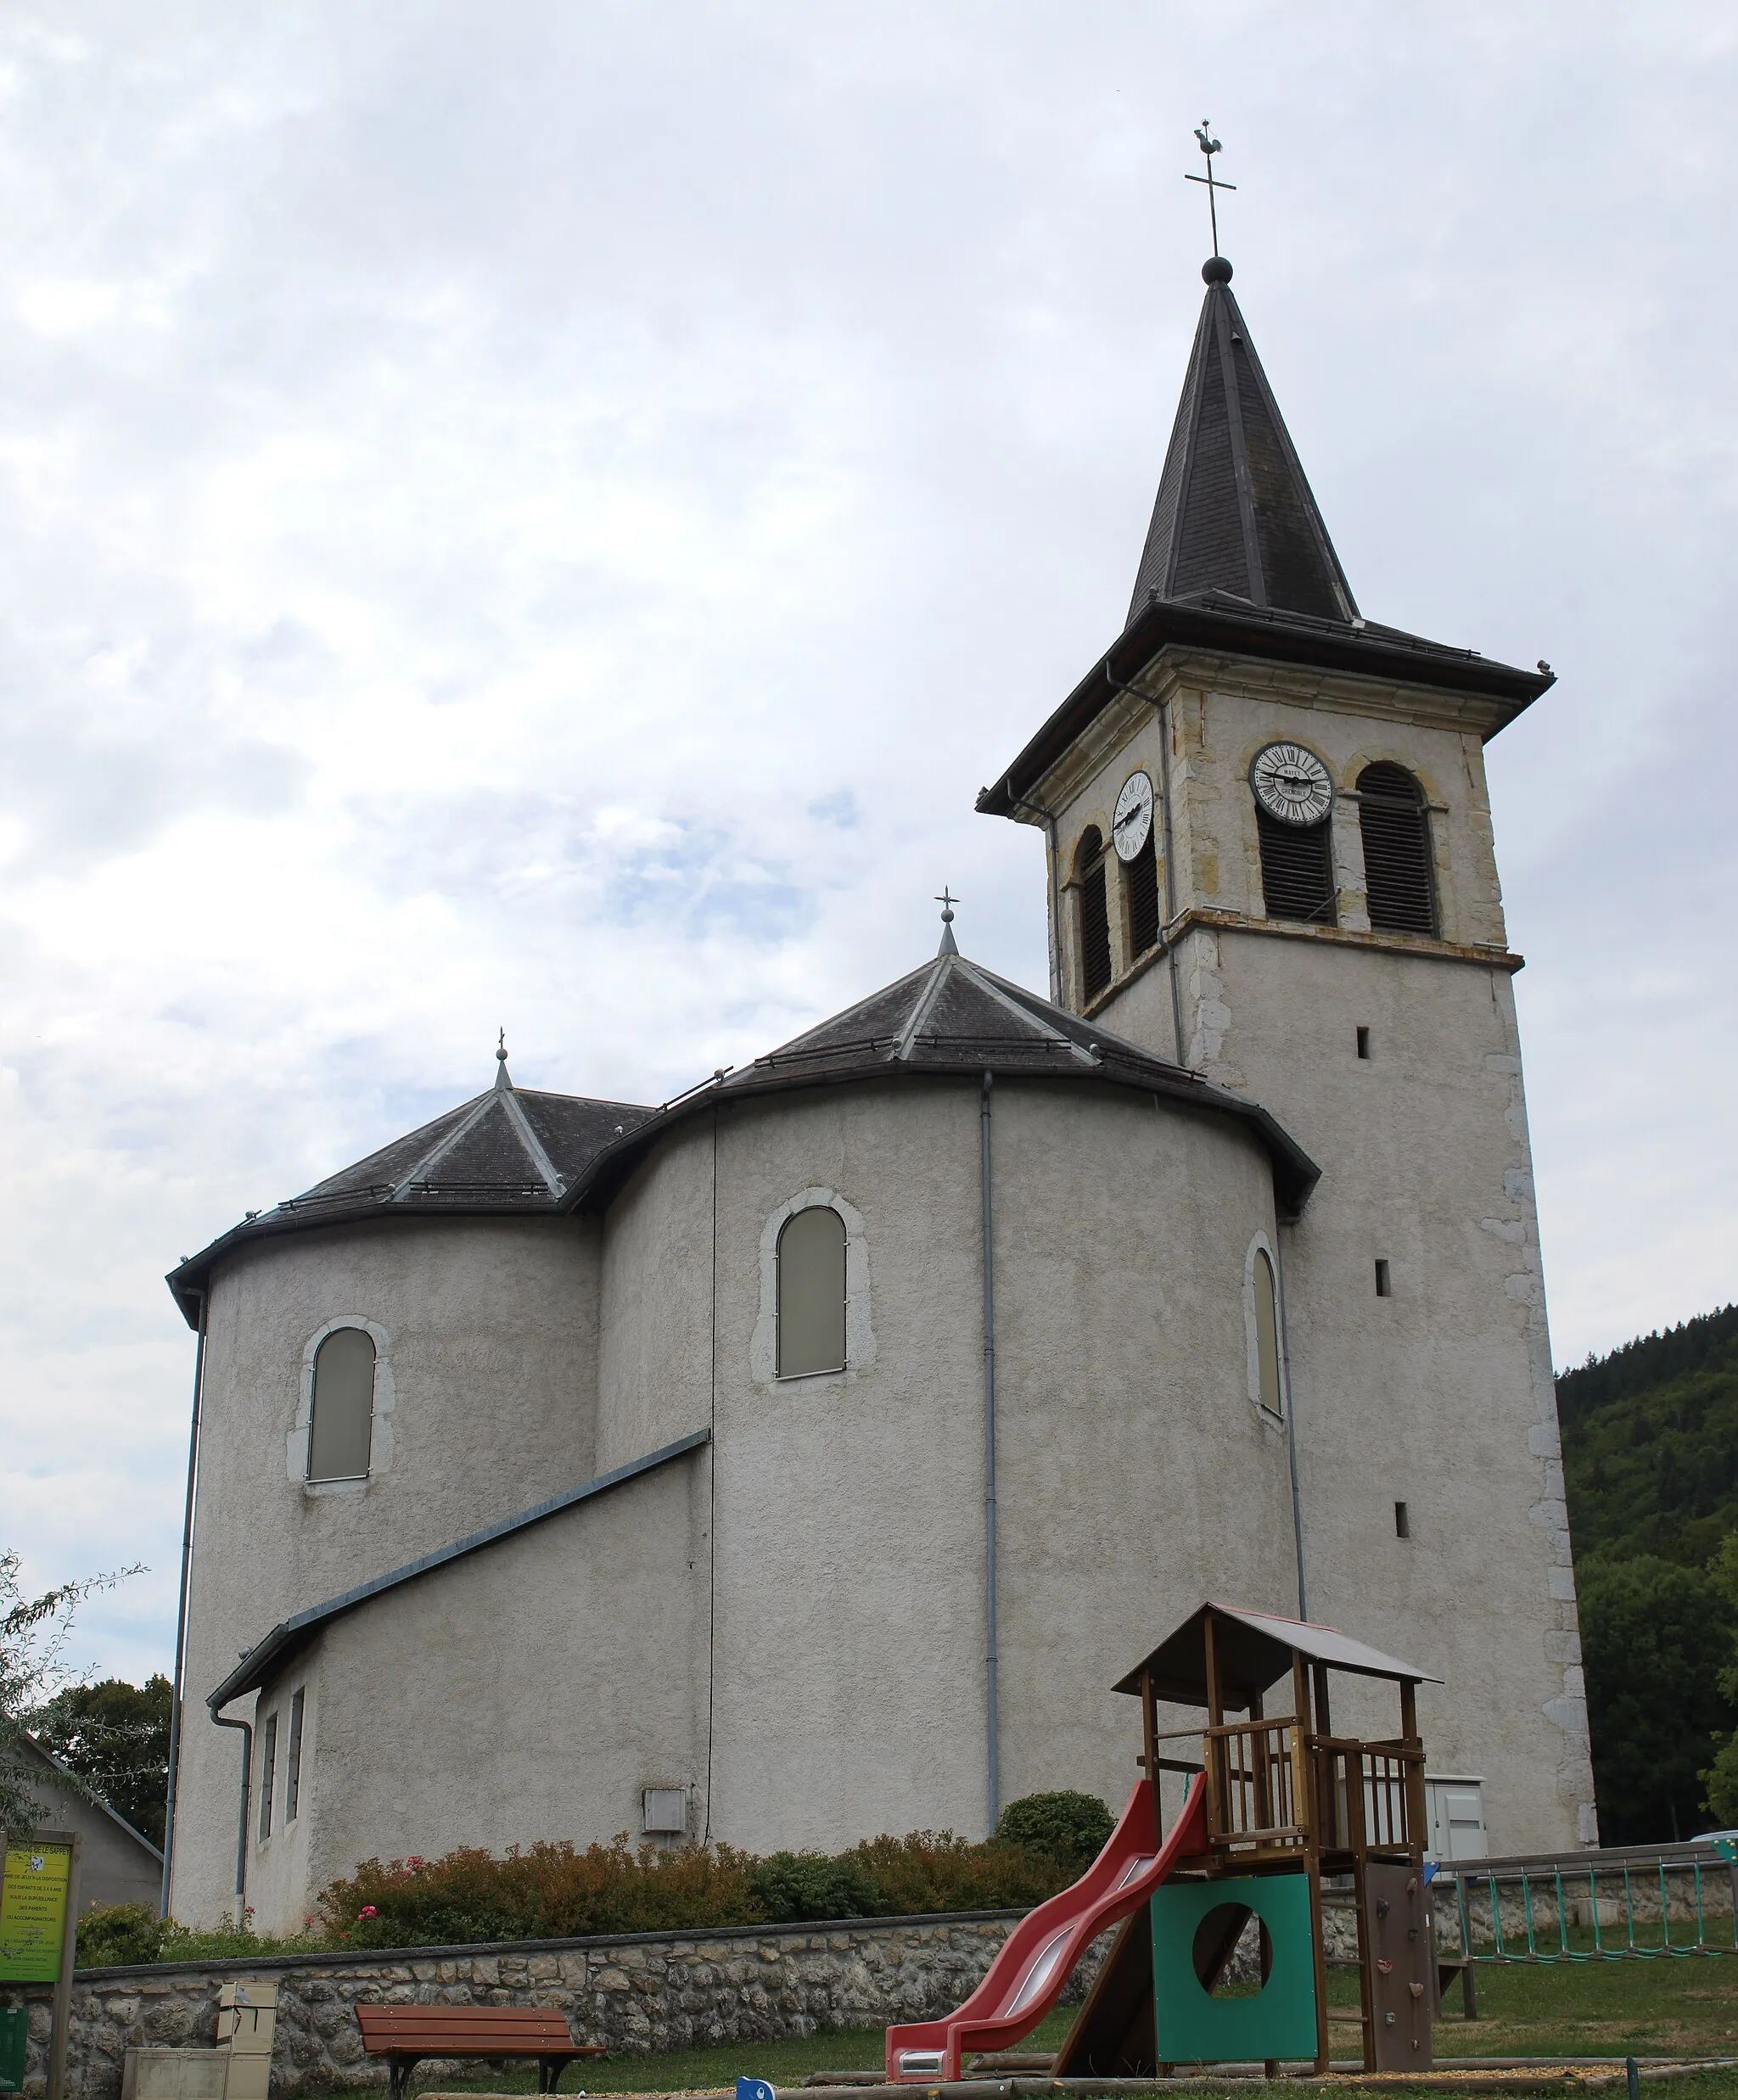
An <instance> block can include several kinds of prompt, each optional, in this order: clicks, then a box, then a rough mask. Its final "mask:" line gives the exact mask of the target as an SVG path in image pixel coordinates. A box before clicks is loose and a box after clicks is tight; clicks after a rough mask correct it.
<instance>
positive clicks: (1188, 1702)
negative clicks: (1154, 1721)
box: [1113, 1604, 1442, 1706]
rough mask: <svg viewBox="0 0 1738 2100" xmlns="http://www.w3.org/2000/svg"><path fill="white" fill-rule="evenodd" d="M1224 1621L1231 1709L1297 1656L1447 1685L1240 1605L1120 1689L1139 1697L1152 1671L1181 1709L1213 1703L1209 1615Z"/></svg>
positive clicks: (1349, 1641) (1308, 1626)
mask: <svg viewBox="0 0 1738 2100" xmlns="http://www.w3.org/2000/svg"><path fill="white" fill-rule="evenodd" d="M1209 1611H1210V1612H1212V1613H1213V1615H1214V1618H1215V1619H1216V1620H1217V1621H1219V1623H1218V1625H1217V1627H1215V1629H1214V1660H1216V1662H1217V1663H1218V1666H1219V1685H1220V1695H1221V1697H1222V1698H1223V1699H1224V1700H1225V1704H1226V1705H1228V1706H1246V1705H1247V1704H1248V1694H1251V1693H1252V1692H1264V1691H1265V1690H1266V1689H1267V1688H1268V1686H1269V1685H1270V1684H1276V1683H1278V1682H1279V1680H1280V1679H1281V1677H1284V1676H1285V1675H1286V1674H1287V1672H1288V1671H1289V1670H1290V1669H1291V1667H1292V1656H1293V1655H1303V1656H1304V1658H1305V1659H1306V1660H1309V1661H1310V1662H1320V1663H1326V1666H1328V1668H1329V1669H1330V1670H1345V1671H1349V1672H1351V1673H1352V1674H1353V1675H1354V1676H1355V1677H1387V1678H1388V1679H1389V1680H1390V1681H1391V1682H1392V1683H1401V1684H1440V1683H1442V1679H1441V1678H1440V1677H1438V1676H1436V1674H1435V1673H1434V1672H1432V1671H1429V1670H1419V1669H1416V1668H1415V1667H1414V1666H1413V1665H1412V1664H1410V1662H1401V1661H1400V1660H1399V1659H1398V1658H1397V1657H1395V1656H1393V1655H1383V1654H1382V1650H1381V1649H1377V1648H1371V1647H1370V1646H1368V1645H1367V1644H1365V1642H1363V1641H1358V1640H1354V1639H1353V1638H1352V1636H1351V1635H1350V1634H1349V1633H1342V1632H1339V1631H1337V1628H1335V1627H1331V1626H1317V1625H1316V1624H1315V1622H1314V1621H1312V1620H1309V1619H1281V1618H1280V1617H1278V1616H1275V1614H1274V1613H1272V1612H1267V1611H1245V1610H1241V1609H1240V1608H1239V1607H1238V1606H1236V1604H1203V1605H1202V1607H1201V1609H1200V1610H1198V1611H1197V1612H1195V1613H1194V1614H1193V1615H1192V1616H1191V1617H1189V1618H1187V1619H1186V1620H1185V1621H1183V1623H1182V1624H1181V1626H1180V1627H1178V1628H1177V1630H1176V1631H1175V1632H1174V1633H1171V1634H1169V1635H1168V1636H1167V1637H1166V1638H1164V1639H1163V1640H1162V1641H1161V1642H1160V1643H1159V1644H1158V1647H1157V1648H1155V1649H1153V1650H1152V1654H1151V1655H1147V1656H1146V1657H1145V1658H1144V1659H1143V1660H1141V1661H1140V1662H1137V1663H1136V1664H1135V1667H1134V1668H1133V1669H1132V1670H1130V1672H1129V1673H1128V1675H1127V1676H1126V1677H1123V1678H1121V1679H1119V1680H1118V1683H1117V1684H1116V1685H1115V1686H1114V1687H1113V1689H1115V1690H1116V1691H1118V1692H1132V1693H1134V1694H1136V1695H1137V1696H1138V1694H1139V1693H1140V1690H1141V1679H1142V1678H1143V1677H1145V1676H1146V1675H1147V1672H1149V1671H1150V1672H1152V1678H1153V1689H1154V1690H1155V1691H1156V1692H1157V1693H1158V1696H1159V1697H1160V1698H1161V1699H1163V1700H1168V1701H1169V1703H1170V1704H1172V1705H1177V1706H1204V1705H1206V1704H1207V1630H1206V1629H1207V1615H1208V1612H1209Z"/></svg>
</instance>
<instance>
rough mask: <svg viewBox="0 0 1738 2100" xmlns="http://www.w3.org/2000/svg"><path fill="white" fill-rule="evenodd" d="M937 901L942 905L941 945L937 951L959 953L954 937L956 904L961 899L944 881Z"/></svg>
mask: <svg viewBox="0 0 1738 2100" xmlns="http://www.w3.org/2000/svg"><path fill="white" fill-rule="evenodd" d="M935 901H936V903H937V904H939V905H940V906H941V946H940V947H939V949H936V951H935V952H936V954H937V955H958V954H959V952H960V949H959V944H958V942H957V941H956V940H955V938H954V906H955V905H956V904H958V903H959V901H960V900H959V899H958V898H957V897H956V896H955V895H954V893H953V892H952V891H951V890H950V889H949V888H948V886H947V884H946V883H945V882H944V883H943V884H942V886H941V894H940V896H939V897H938V898H937V899H936V900H935Z"/></svg>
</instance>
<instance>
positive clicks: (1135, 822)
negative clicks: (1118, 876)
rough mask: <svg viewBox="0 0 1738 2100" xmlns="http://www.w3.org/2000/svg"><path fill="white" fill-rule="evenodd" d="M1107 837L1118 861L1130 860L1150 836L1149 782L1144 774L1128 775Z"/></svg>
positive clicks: (1118, 798) (1150, 785)
mask: <svg viewBox="0 0 1738 2100" xmlns="http://www.w3.org/2000/svg"><path fill="white" fill-rule="evenodd" d="M1110 835H1111V837H1112V838H1113V839H1114V840H1115V842H1116V848H1117V858H1118V860H1133V859H1134V858H1135V855H1136V854H1138V853H1139V852H1140V850H1141V848H1142V847H1143V846H1144V845H1145V844H1146V843H1147V840H1148V839H1149V838H1150V837H1152V780H1151V779H1150V778H1149V776H1147V774H1145V773H1131V774H1130V776H1129V777H1128V779H1127V780H1125V781H1124V782H1123V792H1122V793H1121V794H1119V795H1118V797H1117V809H1116V815H1115V816H1114V818H1113V820H1112V822H1111V827H1110Z"/></svg>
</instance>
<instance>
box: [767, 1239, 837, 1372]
mask: <svg viewBox="0 0 1738 2100" xmlns="http://www.w3.org/2000/svg"><path fill="white" fill-rule="evenodd" d="M844 1361H845V1228H844V1219H843V1218H841V1217H840V1216H839V1214H838V1212H837V1211H835V1210H830V1209H827V1207H824V1206H821V1205H817V1206H816V1207H815V1208H814V1209H813V1210H806V1211H799V1212H797V1214H796V1216H795V1217H794V1218H790V1219H788V1221H787V1222H786V1224H785V1228H784V1230H783V1231H782V1233H780V1235H778V1375H779V1376H780V1377H781V1378H801V1377H803V1376H804V1375H805V1374H806V1373H808V1372H810V1371H838V1370H843V1369H844Z"/></svg>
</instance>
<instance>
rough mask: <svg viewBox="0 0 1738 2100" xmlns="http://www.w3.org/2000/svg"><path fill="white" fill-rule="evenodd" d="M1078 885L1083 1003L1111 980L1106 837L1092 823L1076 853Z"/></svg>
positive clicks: (1093, 998)
mask: <svg viewBox="0 0 1738 2100" xmlns="http://www.w3.org/2000/svg"><path fill="white" fill-rule="evenodd" d="M1074 879H1075V881H1076V882H1077V883H1078V884H1079V914H1080V992H1081V1000H1082V1004H1083V1005H1084V1004H1085V1003H1086V1002H1088V1001H1090V1000H1095V999H1096V998H1097V996H1098V994H1100V993H1101V992H1102V990H1103V989H1104V988H1105V987H1106V985H1107V984H1108V983H1110V977H1111V966H1110V908H1109V905H1108V904H1107V901H1106V898H1105V888H1104V882H1105V867H1104V840H1103V838H1102V837H1101V836H1100V834H1099V831H1098V827H1097V826H1096V825H1091V826H1088V828H1087V830H1086V832H1085V836H1084V837H1082V838H1081V841H1080V844H1079V849H1078V850H1077V851H1076V853H1075V854H1074Z"/></svg>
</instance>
